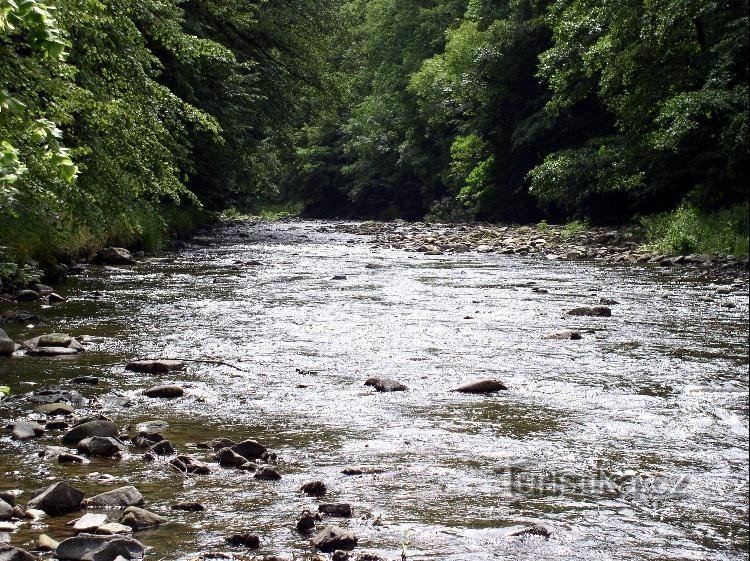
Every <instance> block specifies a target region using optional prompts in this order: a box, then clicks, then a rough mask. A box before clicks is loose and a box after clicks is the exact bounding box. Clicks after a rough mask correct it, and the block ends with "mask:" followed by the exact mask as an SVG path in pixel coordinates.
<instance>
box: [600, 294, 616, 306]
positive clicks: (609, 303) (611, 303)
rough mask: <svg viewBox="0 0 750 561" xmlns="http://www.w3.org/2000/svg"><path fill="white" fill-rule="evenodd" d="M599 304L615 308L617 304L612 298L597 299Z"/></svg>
mask: <svg viewBox="0 0 750 561" xmlns="http://www.w3.org/2000/svg"><path fill="white" fill-rule="evenodd" d="M599 304H601V305H602V306H617V305H618V304H619V302H618V301H617V300H615V299H614V298H607V297H606V296H602V297H601V298H599Z"/></svg>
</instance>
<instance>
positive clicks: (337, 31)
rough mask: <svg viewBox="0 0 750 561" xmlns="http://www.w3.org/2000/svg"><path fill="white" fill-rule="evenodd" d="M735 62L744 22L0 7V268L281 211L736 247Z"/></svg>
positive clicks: (379, 10)
mask: <svg viewBox="0 0 750 561" xmlns="http://www.w3.org/2000/svg"><path fill="white" fill-rule="evenodd" d="M748 59H749V56H748V2H747V1H742V0H725V1H714V0H661V1H656V2H643V1H634V2H622V1H613V0H599V1H593V0H557V1H549V0H287V1H285V2H271V1H268V0H254V1H244V2H241V1H237V0H229V1H219V0H134V1H124V0H112V1H107V2H100V1H98V0H50V1H48V2H39V1H36V0H0V252H1V253H2V254H0V262H9V263H11V262H12V263H19V262H28V261H36V262H40V263H46V262H50V261H53V260H54V259H57V258H60V257H61V256H67V257H75V256H76V255H78V254H80V253H85V252H87V251H90V250H91V249H92V248H95V247H97V246H100V245H102V244H105V243H117V244H122V245H131V246H136V245H141V246H143V247H147V248H148V247H156V246H158V245H159V244H161V243H163V241H164V239H165V236H166V235H168V234H169V233H170V232H174V231H179V230H180V229H189V228H190V227H192V226H193V224H194V222H195V221H196V220H197V216H198V215H199V214H200V212H201V209H205V210H209V211H218V210H224V209H228V208H236V209H240V210H251V211H252V210H257V209H258V208H259V207H261V206H263V205H265V204H268V203H289V202H299V203H300V204H301V205H302V212H303V214H306V215H308V216H314V217H373V218H406V219H419V218H424V217H427V218H428V219H430V220H487V221H512V222H533V221H539V220H549V221H556V222H564V221H568V220H573V219H582V220H583V219H585V220H588V221H590V222H592V223H608V224H616V223H624V222H628V221H632V220H634V219H638V217H641V216H644V215H651V214H655V213H662V212H672V211H673V214H672V215H670V216H672V217H674V216H682V217H684V216H685V215H690V216H693V215H695V216H704V217H706V219H707V220H709V219H712V220H714V221H716V220H718V221H719V222H720V223H721V224H724V225H725V226H726V227H729V228H732V229H734V230H736V231H743V228H744V231H746V229H747V201H748V185H747V180H746V175H745V173H746V172H745V170H746V169H747V166H748V163H749V162H748V160H749V148H748ZM685 249H690V248H685Z"/></svg>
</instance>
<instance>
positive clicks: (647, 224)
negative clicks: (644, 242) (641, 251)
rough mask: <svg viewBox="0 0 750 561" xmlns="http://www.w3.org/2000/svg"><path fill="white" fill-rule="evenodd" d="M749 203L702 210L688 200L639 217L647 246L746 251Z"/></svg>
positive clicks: (665, 249) (681, 251) (731, 252)
mask: <svg viewBox="0 0 750 561" xmlns="http://www.w3.org/2000/svg"><path fill="white" fill-rule="evenodd" d="M749 215H750V211H749V209H748V206H746V205H745V206H736V207H734V208H731V209H727V210H724V211H720V212H715V213H705V212H702V211H701V210H700V209H698V208H696V207H695V206H694V205H692V204H690V203H684V204H682V205H681V206H680V207H679V208H678V209H677V210H675V211H673V212H668V213H662V214H658V215H653V216H648V217H644V218H642V219H641V224H642V225H643V226H644V228H645V229H646V235H647V239H648V246H647V247H648V248H649V249H652V250H655V251H659V252H662V253H670V254H683V255H687V254H693V253H701V254H721V255H735V256H743V255H747V254H748V236H750V228H749V227H748V224H749V222H750V219H749Z"/></svg>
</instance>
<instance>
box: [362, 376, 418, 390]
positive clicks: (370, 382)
mask: <svg viewBox="0 0 750 561" xmlns="http://www.w3.org/2000/svg"><path fill="white" fill-rule="evenodd" d="M365 386H370V387H373V388H375V389H376V390H377V391H379V392H403V391H406V390H407V389H408V388H407V387H406V386H405V385H403V384H402V383H401V382H398V381H396V380H391V379H390V378H368V379H367V381H366V382H365Z"/></svg>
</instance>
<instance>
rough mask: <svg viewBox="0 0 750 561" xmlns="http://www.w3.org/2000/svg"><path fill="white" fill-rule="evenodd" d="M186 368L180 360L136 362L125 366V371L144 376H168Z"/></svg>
mask: <svg viewBox="0 0 750 561" xmlns="http://www.w3.org/2000/svg"><path fill="white" fill-rule="evenodd" d="M184 368H185V364H184V363H183V362H182V361H180V360H136V361H133V362H129V363H128V364H127V365H126V366H125V370H129V371H131V372H140V373H143V374H166V373H167V372H174V371H177V370H183V369H184Z"/></svg>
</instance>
